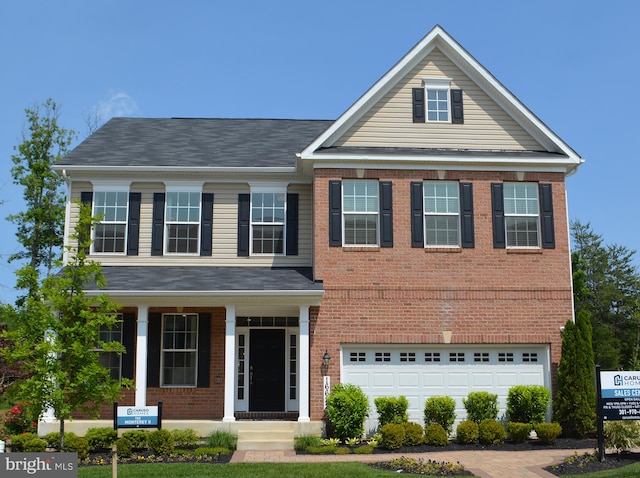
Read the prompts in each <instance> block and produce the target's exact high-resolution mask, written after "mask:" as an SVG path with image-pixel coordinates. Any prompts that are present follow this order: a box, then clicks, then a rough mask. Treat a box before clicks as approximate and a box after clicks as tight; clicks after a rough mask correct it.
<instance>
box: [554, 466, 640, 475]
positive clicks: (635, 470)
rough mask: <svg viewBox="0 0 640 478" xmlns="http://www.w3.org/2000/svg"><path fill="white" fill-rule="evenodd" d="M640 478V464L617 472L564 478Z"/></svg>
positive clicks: (619, 469) (600, 472)
mask: <svg viewBox="0 0 640 478" xmlns="http://www.w3.org/2000/svg"><path fill="white" fill-rule="evenodd" d="M638 476H640V464H639V463H636V464H635V465H629V466H625V467H624V468H618V469H616V470H609V471H599V472H598V473H587V474H583V475H565V476H564V477H563V478H636V477H638Z"/></svg>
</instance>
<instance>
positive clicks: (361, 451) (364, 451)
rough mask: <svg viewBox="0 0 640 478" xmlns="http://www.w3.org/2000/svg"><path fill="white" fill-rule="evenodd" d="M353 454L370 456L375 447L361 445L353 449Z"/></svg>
mask: <svg viewBox="0 0 640 478" xmlns="http://www.w3.org/2000/svg"><path fill="white" fill-rule="evenodd" d="M353 453H355V454H356V455H370V454H372V453H373V447H372V446H371V445H360V446H359V447H357V448H354V449H353Z"/></svg>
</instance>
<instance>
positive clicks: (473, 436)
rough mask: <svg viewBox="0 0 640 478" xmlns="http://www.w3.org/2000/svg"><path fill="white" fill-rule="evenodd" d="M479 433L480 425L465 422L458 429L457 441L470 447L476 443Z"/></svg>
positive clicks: (468, 421)
mask: <svg viewBox="0 0 640 478" xmlns="http://www.w3.org/2000/svg"><path fill="white" fill-rule="evenodd" d="M478 433H479V432H478V424H477V423H476V422H474V421H473V420H465V421H463V422H460V424H459V425H458V426H457V427H456V440H457V441H458V443H462V444H463V445H469V444H471V443H475V442H476V440H477V439H478Z"/></svg>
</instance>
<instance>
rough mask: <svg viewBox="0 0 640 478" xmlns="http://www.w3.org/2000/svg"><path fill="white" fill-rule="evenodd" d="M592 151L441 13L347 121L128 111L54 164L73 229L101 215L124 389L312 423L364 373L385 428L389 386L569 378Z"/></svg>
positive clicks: (195, 414) (428, 390) (404, 388)
mask: <svg viewBox="0 0 640 478" xmlns="http://www.w3.org/2000/svg"><path fill="white" fill-rule="evenodd" d="M582 161H583V160H582V158H581V157H580V156H579V155H578V154H577V153H576V152H575V151H574V150H573V149H571V148H570V147H569V146H568V145H567V144H565V142H564V141H562V139H560V138H559V137H558V136H557V135H556V134H554V133H553V132H552V131H551V130H550V129H549V128H548V127H547V126H546V125H545V124H544V123H543V122H542V121H541V120H540V119H538V118H537V117H536V116H535V115H534V114H533V113H532V112H531V111H530V110H529V109H527V108H526V107H525V106H524V105H523V104H522V103H521V102H520V101H519V100H518V99H517V98H516V97H515V96H514V95H513V94H512V93H511V92H510V91H509V90H507V89H506V88H505V87H504V86H503V85H502V84H501V83H500V82H499V81H498V80H497V79H496V78H494V77H493V76H492V75H491V74H490V73H489V72H488V71H487V70H486V69H485V68H484V67H483V66H482V65H480V64H479V63H478V62H477V61H476V60H475V59H474V58H473V57H472V56H471V55H470V54H469V53H468V52H467V51H466V50H465V49H463V48H462V46H460V45H459V44H458V43H457V42H456V41H455V40H454V39H452V38H451V37H450V36H449V35H448V34H447V33H446V32H445V31H444V30H443V29H442V28H440V27H435V28H434V29H433V30H432V31H431V32H430V33H428V34H427V36H426V37H424V38H423V39H422V40H421V41H420V42H419V43H418V44H417V45H415V46H414V47H413V48H412V49H411V50H410V51H409V52H408V53H407V54H406V55H405V56H404V57H403V58H402V59H401V60H400V61H399V62H398V63H396V64H395V65H394V66H393V67H392V68H391V69H390V70H389V71H388V72H387V73H386V74H385V75H384V76H383V77H382V78H380V79H379V80H378V81H377V82H376V83H375V84H374V85H373V86H372V87H371V88H370V89H369V90H367V91H366V92H365V93H364V94H363V95H362V96H361V97H360V98H359V99H357V101H356V102H355V103H354V104H353V105H351V106H350V107H349V108H348V109H347V110H346V111H345V112H344V113H343V114H342V115H341V116H340V117H339V118H338V119H337V120H335V121H308V120H285V119H183V118H172V119H150V118H114V119H112V120H110V121H109V122H107V123H106V124H105V125H104V126H103V127H101V128H100V129H99V130H98V131H96V132H95V133H94V134H93V135H91V136H90V137H89V138H87V140H86V141H84V142H83V143H82V144H80V145H79V146H78V147H77V148H75V149H74V150H73V151H72V152H71V153H70V154H69V155H68V156H66V157H65V158H64V159H63V160H62V161H61V162H60V163H59V164H58V165H57V166H56V168H57V170H58V171H59V172H60V173H61V174H63V175H64V176H65V178H66V179H67V182H68V185H69V205H68V210H67V219H66V221H67V223H66V231H67V234H69V232H70V231H72V230H73V228H74V223H75V218H76V216H77V205H76V203H75V202H74V201H75V200H79V201H82V202H84V203H90V204H91V205H92V207H93V212H94V214H102V215H103V220H102V222H101V223H100V224H99V225H98V226H96V227H95V228H94V230H93V240H94V242H93V245H92V249H91V251H90V256H91V258H92V259H94V260H96V261H99V262H100V263H101V264H102V265H103V271H104V274H105V277H106V281H107V286H106V288H104V289H101V290H99V291H97V290H96V291H91V292H92V293H98V292H106V293H107V294H109V295H110V296H111V297H112V298H113V299H114V300H115V301H117V302H118V303H119V304H121V305H122V310H121V313H122V319H123V320H122V324H121V327H119V328H117V329H115V330H109V331H106V330H105V331H103V333H104V337H105V338H106V337H108V338H109V339H111V340H119V341H122V343H123V344H124V345H125V347H126V349H127V353H126V354H125V355H123V356H122V357H121V358H120V357H117V356H115V355H114V356H108V355H104V356H103V360H104V363H105V364H106V365H108V366H109V367H110V368H111V369H112V371H113V374H114V376H116V377H129V378H132V379H133V380H134V382H135V391H129V392H127V393H126V394H125V398H124V399H123V401H122V403H124V404H130V405H134V404H135V405H138V406H143V405H145V404H147V405H154V404H155V403H156V402H158V401H162V402H163V407H164V419H165V420H169V421H170V420H178V421H183V422H184V421H185V420H193V421H199V422H202V423H205V424H206V423H218V422H219V423H227V424H228V423H232V422H235V421H236V420H240V419H251V418H261V419H264V418H272V419H290V420H296V421H298V422H299V423H301V424H304V423H307V422H309V423H313V424H316V423H320V422H321V420H322V419H323V416H324V403H323V400H324V397H325V391H326V387H327V386H330V385H333V384H336V383H338V382H350V383H355V384H357V385H359V386H361V387H362V389H363V390H364V391H365V393H366V394H367V395H368V396H369V397H370V402H371V406H372V416H371V420H370V421H369V424H368V427H369V429H373V428H374V427H375V425H376V414H375V407H373V398H375V397H377V396H389V395H393V396H398V395H405V396H406V397H407V398H408V399H409V402H410V417H411V420H413V421H416V422H418V423H421V422H422V413H423V407H424V403H425V401H426V399H427V398H428V397H429V396H433V395H450V396H452V397H454V398H455V399H456V400H457V403H458V414H459V417H462V416H463V414H464V409H463V407H462V398H463V397H465V396H466V395H467V394H468V393H469V392H470V391H489V392H492V393H497V394H498V395H499V397H500V404H501V407H502V408H503V409H504V405H505V397H506V394H507V391H508V389H509V387H510V386H512V385H516V384H540V385H545V386H547V387H549V388H550V389H553V387H554V385H555V384H554V381H555V371H556V369H557V366H558V362H559V359H560V349H561V347H560V345H561V327H562V326H563V325H564V324H565V322H566V321H567V320H568V319H571V318H572V316H573V312H572V287H571V265H570V252H569V237H568V224H567V209H566V188H565V178H566V177H567V176H568V175H570V174H572V173H574V172H575V171H576V169H577V168H578V166H579V165H580V164H581V163H582ZM326 358H330V360H329V361H328V363H326V361H324V360H323V359H326ZM109 416H110V415H109V410H105V414H104V417H105V418H108V417H109Z"/></svg>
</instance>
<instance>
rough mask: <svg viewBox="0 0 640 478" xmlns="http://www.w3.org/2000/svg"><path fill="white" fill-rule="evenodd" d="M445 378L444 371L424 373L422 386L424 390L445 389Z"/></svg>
mask: <svg viewBox="0 0 640 478" xmlns="http://www.w3.org/2000/svg"><path fill="white" fill-rule="evenodd" d="M444 376H445V373H444V371H443V372H435V373H423V374H422V386H423V387H424V388H442V387H444Z"/></svg>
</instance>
